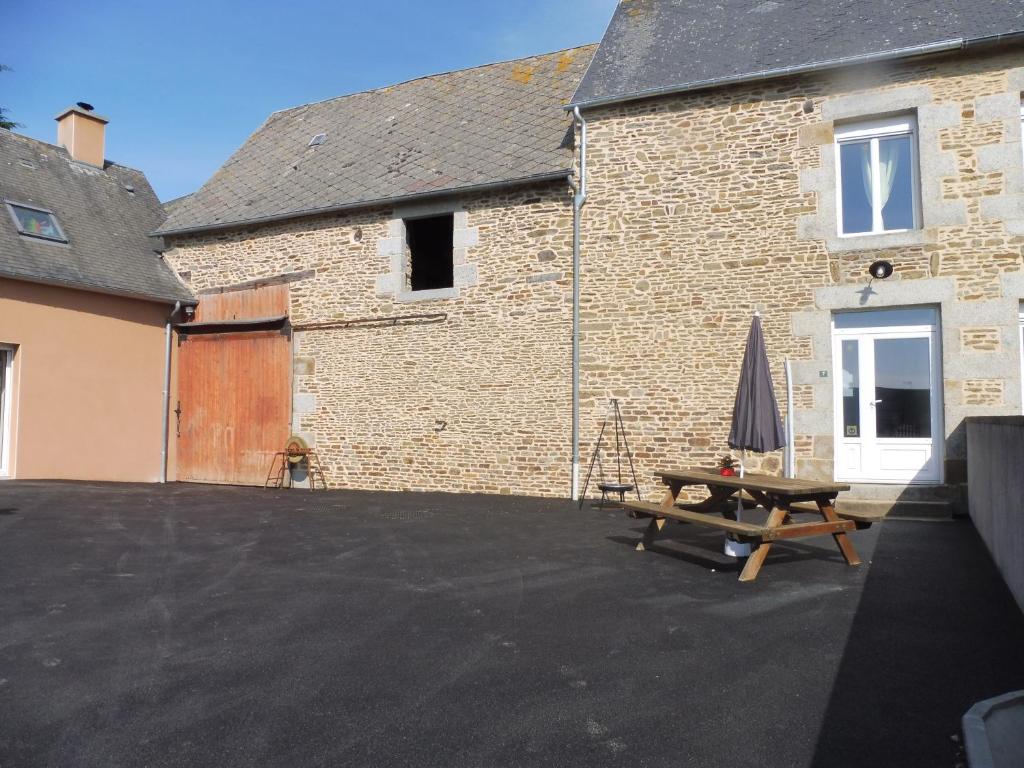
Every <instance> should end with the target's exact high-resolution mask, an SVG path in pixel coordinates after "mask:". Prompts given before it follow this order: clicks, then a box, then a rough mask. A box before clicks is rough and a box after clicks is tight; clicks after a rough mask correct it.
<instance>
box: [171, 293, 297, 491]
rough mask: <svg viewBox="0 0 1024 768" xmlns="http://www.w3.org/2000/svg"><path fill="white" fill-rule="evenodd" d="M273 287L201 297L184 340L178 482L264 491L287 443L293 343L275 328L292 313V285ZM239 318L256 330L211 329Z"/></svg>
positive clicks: (284, 330)
mask: <svg viewBox="0 0 1024 768" xmlns="http://www.w3.org/2000/svg"><path fill="white" fill-rule="evenodd" d="M273 288H274V289H275V290H273V291H271V290H270V289H268V288H259V289H253V290H247V291H238V292H233V293H230V294H228V293H225V294H218V295H216V296H214V297H210V300H209V301H207V299H206V298H205V297H204V298H201V299H200V303H199V307H198V308H197V311H196V319H195V321H194V322H195V323H196V324H197V326H196V328H194V329H189V330H187V331H186V332H184V333H182V334H181V336H180V337H179V339H180V343H179V347H178V371H179V374H178V399H179V408H180V409H181V411H180V415H179V422H178V450H177V455H178V479H179V480H184V481H189V482H202V483H224V484H231V485H263V482H264V480H265V478H266V476H267V471H268V470H269V468H270V464H271V462H272V460H273V457H274V453H275V451H280V450H281V449H282V448H283V447H284V444H285V442H286V440H287V439H288V434H289V426H290V422H291V367H292V366H291V363H292V352H291V339H290V337H289V334H288V330H287V327H286V324H283V323H280V322H277V323H275V322H272V321H273V320H274V318H278V319H280V317H281V316H282V315H283V314H285V313H286V312H287V286H273ZM268 293H269V294H271V295H268ZM204 304H205V306H204ZM281 310H284V311H283V312H282V311H281ZM260 319H263V320H267V321H268V322H266V323H262V324H261V323H258V322H256V321H258V320H260ZM238 320H245V321H251V322H253V323H254V324H253V325H252V326H216V325H210V324H214V323H217V322H218V321H238ZM203 324H207V325H206V327H205V328H204V327H203ZM282 325H283V326H284V327H281V326H282ZM267 326H274V327H270V328H268V327H267ZM236 327H237V330H236ZM225 329H228V330H225Z"/></svg>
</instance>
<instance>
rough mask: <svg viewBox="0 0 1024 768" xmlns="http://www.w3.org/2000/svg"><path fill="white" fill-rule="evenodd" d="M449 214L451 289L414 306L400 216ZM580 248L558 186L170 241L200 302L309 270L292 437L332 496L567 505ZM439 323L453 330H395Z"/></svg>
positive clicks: (296, 312)
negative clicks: (355, 493) (539, 498)
mask: <svg viewBox="0 0 1024 768" xmlns="http://www.w3.org/2000/svg"><path fill="white" fill-rule="evenodd" d="M442 211H453V212H454V213H455V227H456V229H455V264H456V269H455V273H456V285H457V290H456V291H450V292H447V293H446V294H445V296H446V297H444V298H435V299H434V300H428V301H423V300H412V301H411V300H409V299H410V298H414V297H410V296H409V295H407V294H406V292H405V291H404V286H403V285H402V284H401V283H402V280H401V274H400V271H401V270H400V268H399V269H397V270H396V265H397V266H398V267H400V256H401V226H400V221H399V219H400V218H401V217H402V216H418V215H424V214H430V213H438V212H442ZM571 245H572V208H571V205H570V197H569V193H568V186H567V185H564V184H557V183H556V184H549V185H542V186H536V187H528V188H520V189H514V190H509V191H505V192H498V193H493V194H485V195H476V196H473V197H468V198H464V199H459V200H451V201H443V202H438V203H430V204H419V205H412V206H406V207H401V208H396V209H387V210H372V211H362V212H356V213H351V214H339V215H332V216H322V217H318V218H314V219H309V218H307V219H302V220H295V221H289V222H283V223H280V224H274V225H264V226H260V227H253V228H248V229H246V230H242V231H231V232H224V233H220V234H215V235H210V236H205V237H179V238H173V239H169V241H168V246H169V250H168V251H167V253H166V258H167V260H168V262H169V263H170V264H171V265H172V266H173V267H174V268H175V269H176V270H178V271H179V274H182V275H183V277H187V278H188V280H189V284H190V286H191V288H192V289H193V290H194V291H196V292H198V293H199V299H200V302H201V301H202V295H201V294H202V291H203V290H207V289H210V288H213V287H217V286H226V285H231V284H236V283H242V282H245V281H248V280H254V279H258V278H266V277H273V276H276V275H281V274H285V273H292V272H302V271H305V270H312V271H315V275H314V276H312V277H307V278H305V279H301V280H299V281H297V282H293V283H291V284H290V286H289V287H290V296H291V299H290V301H291V309H290V315H291V322H292V324H293V325H294V326H296V328H297V329H298V330H296V332H295V334H294V348H295V376H294V382H295V392H294V400H293V413H294V414H295V416H294V423H293V425H292V426H293V430H294V431H297V432H300V433H302V434H304V435H305V436H306V437H307V438H309V439H310V440H312V442H313V443H314V444H315V445H316V447H317V448H318V450H319V452H320V457H321V459H322V460H323V463H324V468H325V471H326V475H327V480H328V483H329V484H330V485H332V486H334V487H355V488H372V489H386V490H399V489H416V490H440V491H473V492H495V493H517V494H539V495H555V496H566V495H568V493H569V456H570V416H571V387H570V343H571V333H570V330H571V310H572V306H571V294H572V283H571V274H570V270H571V263H572V250H571ZM456 293H457V295H450V294H456ZM430 313H445V314H446V317H445V318H444V319H441V320H440V321H439V322H427V321H426V319H424V320H416V319H413V320H411V321H403V322H401V323H398V324H392V323H390V322H388V321H387V318H392V317H395V316H399V315H402V316H404V315H422V314H430ZM374 318H377V319H380V320H383V322H378V323H369V324H366V323H358V324H355V325H352V326H350V327H347V328H335V329H326V330H302V326H303V325H305V324H309V323H316V322H324V321H349V320H357V321H358V320H366V319H374Z"/></svg>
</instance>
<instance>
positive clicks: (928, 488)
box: [840, 483, 961, 502]
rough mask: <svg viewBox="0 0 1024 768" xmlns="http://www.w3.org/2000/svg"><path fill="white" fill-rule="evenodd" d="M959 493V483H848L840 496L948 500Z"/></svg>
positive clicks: (862, 499) (876, 499)
mask: <svg viewBox="0 0 1024 768" xmlns="http://www.w3.org/2000/svg"><path fill="white" fill-rule="evenodd" d="M960 493H961V487H960V486H959V485H883V484H871V483H850V490H849V491H847V492H846V493H844V494H842V496H840V498H843V499H856V500H858V501H950V502H955V501H956V500H957V499H958V498H959V496H960Z"/></svg>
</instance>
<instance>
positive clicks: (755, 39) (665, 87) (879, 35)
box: [572, 0, 1024, 106]
mask: <svg viewBox="0 0 1024 768" xmlns="http://www.w3.org/2000/svg"><path fill="white" fill-rule="evenodd" d="M1021 30H1024V3H1022V2H1020V0H622V2H621V3H620V4H619V5H618V7H617V8H616V9H615V14H614V16H613V17H612V21H611V24H610V25H609V27H608V30H607V32H606V33H605V36H604V38H603V39H602V41H601V47H600V48H599V49H598V52H597V54H595V56H594V60H593V63H592V64H591V65H590V68H589V69H588V71H587V73H586V76H585V77H584V78H583V82H582V83H581V84H580V86H579V89H578V90H577V91H576V93H575V95H574V96H573V99H572V103H573V105H579V106H586V105H594V104H601V103H610V102H615V101H622V100H626V99H629V98H639V97H642V96H644V95H653V94H657V93H664V92H672V91H682V90H690V89H693V88H697V87H701V86H702V85H708V84H713V83H714V82H715V81H721V80H723V79H726V78H729V79H735V80H737V81H739V80H746V79H755V78H757V77H763V76H765V75H767V74H769V73H772V74H776V73H777V74H782V72H780V70H785V69H787V68H790V67H811V66H815V65H818V66H823V65H830V64H831V65H835V64H836V63H837V62H839V61H840V60H842V59H846V58H849V57H866V56H880V57H882V56H884V55H885V54H894V53H896V52H898V51H906V49H910V48H914V47H917V46H924V45H929V44H935V43H941V42H949V41H956V40H960V39H962V40H966V41H977V40H980V39H983V38H987V37H990V36H993V35H999V34H1003V33H1008V32H1019V31H1021Z"/></svg>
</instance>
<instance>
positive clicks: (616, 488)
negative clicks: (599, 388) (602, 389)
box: [580, 397, 642, 509]
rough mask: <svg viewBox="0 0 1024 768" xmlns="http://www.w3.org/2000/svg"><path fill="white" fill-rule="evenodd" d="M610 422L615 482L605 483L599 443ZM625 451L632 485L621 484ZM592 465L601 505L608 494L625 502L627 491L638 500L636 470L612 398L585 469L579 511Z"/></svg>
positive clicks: (617, 406) (616, 406)
mask: <svg viewBox="0 0 1024 768" xmlns="http://www.w3.org/2000/svg"><path fill="white" fill-rule="evenodd" d="M609 419H611V420H612V428H613V429H614V430H615V482H609V481H606V480H605V478H604V465H603V464H602V463H601V443H602V442H603V441H604V431H605V428H607V426H608V420H609ZM623 449H625V452H626V459H627V461H629V472H630V474H631V475H632V476H633V483H632V485H631V484H629V483H624V482H622V451H623ZM594 464H597V476H598V481H597V489H598V490H599V491H601V503H600V504H599V505H598V506H599V507H604V503H605V501H606V500H607V498H608V494H609V493H617V494H619V501H620V502H623V501H625V500H626V494H627V493H628V492H629V491H636V498H637V500H639V501H642V499H641V498H640V484H639V483H638V482H637V481H636V469H635V468H634V467H633V454H632V453H630V451H629V443H628V442H626V428H625V427H624V426H623V424H622V412H621V411H620V410H619V401H618V400H616V399H615V398H614V397H613V398H612V399H611V400H609V401H608V411H607V412H606V413H605V416H604V421H603V422H602V423H601V432H600V433H599V434H598V436H597V444H596V445H595V446H594V454H593V455H592V456H591V457H590V467H589V468H588V469H587V479H586V481H584V483H583V491H582V492H581V493H580V509H583V502H584V501H586V498H587V486H588V485H590V478H591V476H592V475H593V474H594Z"/></svg>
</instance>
